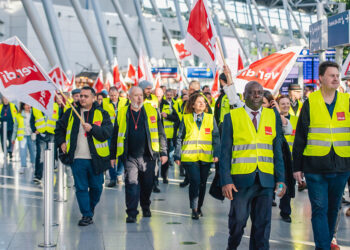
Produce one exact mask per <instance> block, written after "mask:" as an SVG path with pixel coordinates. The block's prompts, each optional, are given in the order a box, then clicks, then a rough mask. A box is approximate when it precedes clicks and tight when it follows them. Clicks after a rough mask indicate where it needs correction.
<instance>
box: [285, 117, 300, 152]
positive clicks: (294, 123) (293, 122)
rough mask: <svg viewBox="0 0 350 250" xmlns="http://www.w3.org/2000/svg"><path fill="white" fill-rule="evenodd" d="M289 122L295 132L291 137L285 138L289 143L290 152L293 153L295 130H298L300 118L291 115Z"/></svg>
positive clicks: (286, 136)
mask: <svg viewBox="0 0 350 250" xmlns="http://www.w3.org/2000/svg"><path fill="white" fill-rule="evenodd" d="M289 121H290V123H291V125H292V128H293V132H292V134H291V135H284V137H285V138H286V140H287V142H288V146H289V150H290V152H291V153H292V152H293V143H294V139H295V130H296V129H297V123H298V117H297V116H293V115H291V116H290V120H289Z"/></svg>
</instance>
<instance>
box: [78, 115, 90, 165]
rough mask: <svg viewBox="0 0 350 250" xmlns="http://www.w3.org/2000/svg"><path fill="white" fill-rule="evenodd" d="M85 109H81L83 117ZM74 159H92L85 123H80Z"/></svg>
mask: <svg viewBox="0 0 350 250" xmlns="http://www.w3.org/2000/svg"><path fill="white" fill-rule="evenodd" d="M84 111H86V110H85V109H82V110H81V117H84ZM74 159H91V154H90V149H89V143H88V140H87V136H85V130H84V128H83V125H82V124H81V123H80V125H79V133H78V138H77V148H76V149H75V152H74Z"/></svg>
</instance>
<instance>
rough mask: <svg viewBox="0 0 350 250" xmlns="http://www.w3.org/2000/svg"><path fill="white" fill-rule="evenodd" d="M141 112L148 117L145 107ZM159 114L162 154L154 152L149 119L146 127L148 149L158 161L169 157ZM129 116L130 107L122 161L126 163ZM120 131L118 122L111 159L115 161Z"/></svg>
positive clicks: (115, 128)
mask: <svg viewBox="0 0 350 250" xmlns="http://www.w3.org/2000/svg"><path fill="white" fill-rule="evenodd" d="M141 112H143V113H144V115H145V117H147V114H146V110H145V108H144V107H142V108H141ZM157 114H158V120H157V125H158V134H159V147H160V152H159V153H158V152H154V151H153V150H152V144H151V135H150V132H149V127H148V122H147V120H148V119H145V126H146V137H147V145H148V149H149V152H150V156H151V158H152V159H157V158H158V157H159V156H167V155H168V154H167V141H166V136H165V132H164V128H163V125H162V120H161V118H160V116H159V112H157ZM129 116H130V106H129V107H128V111H127V112H126V132H125V139H124V153H123V155H122V156H121V160H122V161H123V162H125V161H126V159H127V156H128V132H129V123H128V122H129ZM118 131H119V126H118V122H115V124H114V131H113V136H112V140H111V159H112V160H115V159H116V156H117V139H118Z"/></svg>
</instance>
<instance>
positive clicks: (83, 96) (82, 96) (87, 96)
mask: <svg viewBox="0 0 350 250" xmlns="http://www.w3.org/2000/svg"><path fill="white" fill-rule="evenodd" d="M89 97H90V96H89V95H80V98H89Z"/></svg>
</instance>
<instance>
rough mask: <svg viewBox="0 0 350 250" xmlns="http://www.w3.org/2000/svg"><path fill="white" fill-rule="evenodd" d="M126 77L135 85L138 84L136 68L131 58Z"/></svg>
mask: <svg viewBox="0 0 350 250" xmlns="http://www.w3.org/2000/svg"><path fill="white" fill-rule="evenodd" d="M126 78H127V80H129V81H130V82H131V83H132V84H133V85H134V86H137V85H138V82H137V79H136V70H135V68H134V66H133V65H132V64H131V61H130V58H129V59H128V71H127V73H126Z"/></svg>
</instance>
